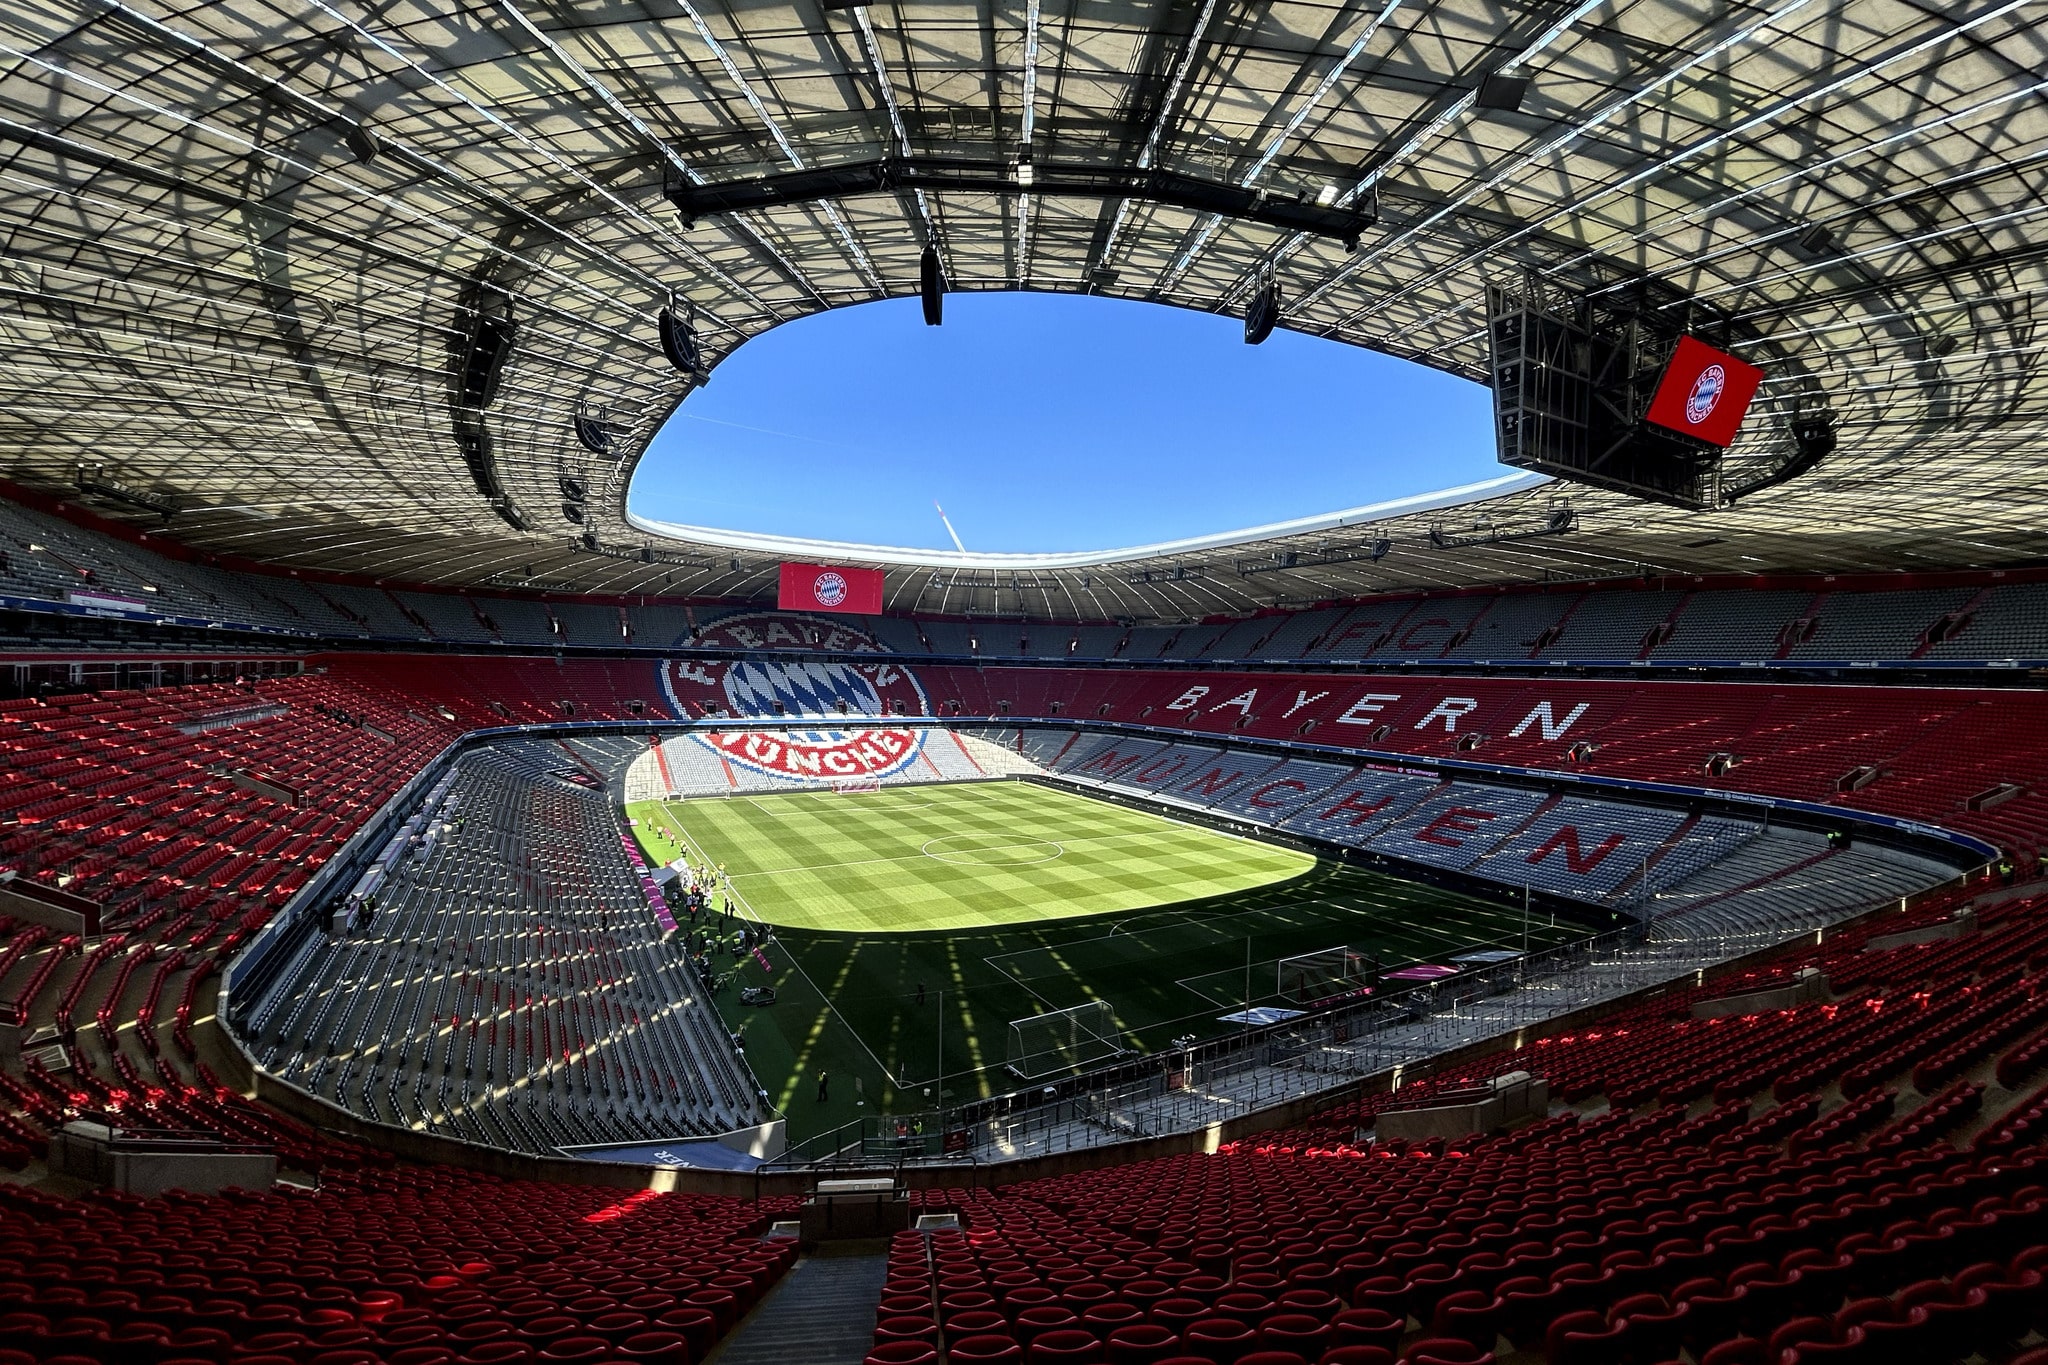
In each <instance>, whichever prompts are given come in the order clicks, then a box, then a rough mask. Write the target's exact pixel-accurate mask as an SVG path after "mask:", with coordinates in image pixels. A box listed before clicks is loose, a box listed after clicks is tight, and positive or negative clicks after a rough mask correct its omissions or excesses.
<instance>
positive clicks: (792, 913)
mask: <svg viewBox="0 0 2048 1365" xmlns="http://www.w3.org/2000/svg"><path fill="white" fill-rule="evenodd" d="M627 813H628V815H629V816H630V817H632V819H633V821H634V828H635V830H636V832H637V833H638V835H639V838H640V842H641V844H642V846H643V848H644V849H645V850H646V851H647V852H648V853H649V854H650V855H651V857H653V858H656V859H659V860H661V861H664V862H666V861H671V860H673V859H674V858H675V857H676V856H677V854H678V853H679V852H682V853H686V854H687V855H688V856H689V858H690V861H691V862H693V863H702V862H704V861H706V860H707V859H708V860H709V861H710V862H712V863H715V864H722V865H723V866H724V867H725V870H726V872H727V873H728V875H729V876H730V877H731V879H732V886H733V890H734V892H735V896H736V900H737V902H738V905H737V910H738V913H740V914H741V915H742V916H744V917H745V918H746V919H748V920H750V921H753V922H757V923H764V924H767V925H770V926H773V930H774V937H773V940H772V941H771V942H770V943H769V944H768V945H767V946H766V947H765V949H763V955H764V956H765V957H766V959H767V962H768V966H767V968H766V969H764V968H763V967H762V966H761V965H760V963H759V962H758V961H756V960H755V959H753V958H752V957H748V958H742V959H735V958H734V957H733V956H731V955H730V954H728V953H721V954H720V955H719V956H718V957H717V959H716V961H717V963H718V965H719V966H720V968H721V969H729V970H732V971H733V972H734V974H735V975H734V981H733V983H732V984H731V985H730V986H728V987H727V989H725V990H724V991H722V992H720V994H719V996H718V1004H719V1008H720V1010H721V1011H722V1012H723V1013H724V1016H725V1018H726V1020H727V1023H728V1025H729V1026H730V1027H732V1028H735V1029H737V1030H740V1031H741V1032H742V1033H743V1034H744V1036H745V1039H746V1044H747V1058H748V1061H749V1062H750V1063H751V1065H752V1066H753V1069H754V1073H755V1075H756V1076H758V1077H759V1078H760V1080H761V1083H762V1085H763V1086H765V1087H766V1088H767V1090H768V1093H769V1097H770V1098H771V1099H772V1100H773V1101H774V1102H775V1104H776V1105H777V1107H778V1108H780V1109H781V1110H783V1111H784V1113H785V1114H786V1115H787V1116H788V1119H789V1130H790V1137H791V1140H792V1141H802V1140H803V1139H805V1138H807V1137H810V1136H812V1135H814V1134H816V1133H820V1132H824V1131H826V1130H828V1129H832V1128H836V1127H837V1126H839V1125H841V1124H844V1123H846V1122H848V1121H850V1120H852V1119H854V1118H856V1117H863V1116H869V1115H873V1114H877V1113H884V1112H892V1111H893V1112H898V1113H901V1112H910V1111H918V1110H923V1109H926V1108H929V1107H930V1106H931V1104H932V1103H933V1102H934V1101H935V1099H936V1096H937V1092H938V1090H939V1089H940V1082H939V1079H938V1078H939V1076H940V1075H941V1072H942V1070H943V1077H944V1080H943V1089H944V1091H945V1095H946V1100H947V1102H948V1103H960V1102H963V1101H965V1100H969V1099H976V1098H980V1097H982V1096H985V1095H991V1094H999V1093H1001V1092H1003V1091H1006V1090H1010V1089H1014V1088H1016V1087H1017V1086H1018V1085H1020V1084H1021V1083H1022V1082H1020V1081H1019V1080H1018V1078H1017V1077H1015V1076H1013V1075H1012V1074H1011V1073H1010V1072H1009V1071H1008V1070H1006V1069H1005V1062H1006V1061H1007V1059H1008V1058H1007V1054H1008V1046H1009V1031H1010V1030H1009V1025H1010V1022H1011V1021H1012V1020H1014V1019H1020V1018H1026V1017H1028V1016H1031V1015H1034V1014H1040V1013H1044V1012H1047V1011H1050V1010H1057V1009H1063V1008H1066V1007H1068V1006H1072V1005H1079V1004H1083V1003H1086V1002H1088V1001H1091V1000H1104V1001H1107V1002H1108V1003H1109V1005H1110V1007H1111V1009H1112V1011H1113V1013H1114V1016H1115V1021H1116V1025H1117V1027H1118V1028H1120V1029H1121V1030H1122V1031H1123V1034H1124V1042H1125V1045H1126V1046H1127V1047H1129V1048H1131V1049H1132V1050H1134V1051H1151V1050H1156V1049H1158V1048H1161V1047H1164V1046H1165V1045H1166V1043H1167V1040H1169V1039H1170V1038H1173V1037H1175V1036H1176V1035H1179V1034H1182V1033H1193V1034H1196V1035H1197V1036H1211V1035H1214V1034H1219V1033H1223V1032H1226V1031H1228V1030H1229V1029H1230V1028H1231V1027H1233V1026H1232V1025H1228V1024H1224V1023H1221V1022H1219V1020H1218V1016H1219V1015H1222V1014H1225V1013H1229V1012H1231V1011H1234V1010H1238V1009H1241V1008H1243V1006H1244V1004H1245V1003H1246V1000H1247V998H1249V1000H1250V1002H1251V1003H1253V1004H1259V1003H1262V1002H1263V1003H1280V1002H1281V997H1280V995H1279V973H1278V963H1279V960H1280V959H1281V958H1284V957H1289V956H1293V955H1296V954H1302V953H1311V952H1318V951H1321V950H1324V949H1329V948H1334V947H1338V946H1347V947H1352V948H1357V949H1360V950H1363V951H1365V952H1367V953H1371V954H1375V955H1377V956H1378V957H1379V958H1380V960H1381V962H1382V963H1383V964H1384V965H1385V966H1387V967H1390V968H1391V967H1395V966H1400V965H1405V964H1408V963H1412V962H1418V961H1425V960H1432V959H1436V958H1441V957H1442V956H1444V955H1446V954H1449V953H1454V952H1460V951H1463V950H1466V949H1470V948H1475V947H1489V946H1491V947H1514V948H1518V947H1520V946H1522V943H1523V941H1524V935H1525V934H1526V935H1527V941H1528V943H1529V944H1530V946H1532V947H1541V946H1543V945H1545V944H1549V943H1554V942H1559V941H1561V940H1564V939H1567V938H1572V937H1576V936H1578V935H1581V934H1583V933H1585V932H1586V929H1585V927H1584V926H1581V925H1576V924H1569V923H1552V922H1551V921H1550V920H1549V919H1548V918H1547V917H1543V916H1539V917H1537V918H1536V919H1535V920H1534V921H1533V922H1532V923H1528V924H1526V925H1525V923H1524V920H1523V916H1522V914H1521V911H1520V910H1519V908H1508V907H1505V906H1501V905H1497V904H1494V903H1491V902H1488V901H1484V900H1480V899H1478V898H1476V897H1472V896H1467V895H1463V894H1461V893H1458V892H1454V891H1447V890H1443V889H1441V888H1438V887H1432V886H1427V885H1422V884H1419V883H1415V882H1408V881H1403V880H1401V879H1399V878H1396V877H1390V876H1386V875H1384V874H1381V873H1377V872H1372V871H1368V870H1365V869H1361V868H1356V867H1352V866H1349V865H1346V864H1343V863H1339V862H1336V861H1333V860H1322V859H1317V858H1315V857H1313V856H1311V855H1308V854H1304V853H1300V852H1297V851H1295V850H1293V849H1290V848H1284V847H1281V846H1279V845H1275V844H1268V843H1263V842H1260V841H1257V840H1252V839H1245V838H1241V837H1238V836H1235V835H1231V834H1227V833H1223V832H1220V831H1217V830H1213V829H1210V828H1208V827H1206V826H1201V825H1196V824H1191V823H1185V822H1182V821H1178V820H1172V819H1168V818H1166V817H1164V816H1160V815H1154V814H1151V813H1148V812H1145V811H1140V810H1133V809H1131V808H1129V807H1125V806H1120V805H1116V804H1112V803H1110V802H1106V801H1099V800H1096V799H1094V798H1092V797H1089V796H1086V795H1082V794H1079V793H1076V792H1072V791H1068V790H1064V789H1057V788H1052V787H1047V786H1042V785H1039V784H1036V783H1027V782H979V783H963V784H956V785H949V786H926V787H893V788H884V789H882V790H881V791H875V792H862V793H824V792H788V793H776V794H773V795H768V796H755V797H744V796H731V797H713V798H701V799H697V800H692V801H673V802H636V803H634V804H633V805H632V806H630V807H629V808H628V812H627ZM701 927H704V928H708V929H714V930H715V929H716V928H718V923H717V919H716V917H715V916H713V917H712V918H711V920H710V921H709V923H707V924H704V925H703V926H701ZM763 984H766V985H772V986H774V987H775V989H776V992H777V996H778V999H777V1002H776V1003H775V1004H774V1005H773V1006H769V1007H767V1008H747V1007H743V1006H741V1005H740V1004H739V1002H738V996H739V989H740V988H741V987H744V986H749V985H763ZM920 995H921V996H922V999H921V1000H920ZM820 1073H829V1075H830V1077H831V1082H830V1086H829V1089H828V1097H827V1098H826V1099H824V1100H822V1101H821V1100H819V1099H818V1098H817V1082H818V1077H819V1075H820Z"/></svg>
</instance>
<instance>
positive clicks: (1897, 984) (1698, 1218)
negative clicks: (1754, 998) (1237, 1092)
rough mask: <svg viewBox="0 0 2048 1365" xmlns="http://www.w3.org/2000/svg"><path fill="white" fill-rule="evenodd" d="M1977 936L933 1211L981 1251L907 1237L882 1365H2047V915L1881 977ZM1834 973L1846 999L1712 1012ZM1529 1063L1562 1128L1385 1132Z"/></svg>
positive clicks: (1853, 946)
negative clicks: (1396, 1114)
mask: <svg viewBox="0 0 2048 1365" xmlns="http://www.w3.org/2000/svg"><path fill="white" fill-rule="evenodd" d="M1954 911H1955V903H1954V901H1953V900H1951V901H1947V902H1935V903H1930V904H1929V905H1928V906H1927V907H1926V908H1924V909H1922V910H1919V911H1916V912H1913V913H1910V914H1907V915H1897V914H1893V915H1886V916H1879V917H1875V918H1873V919H1871V920H1868V921H1864V922H1860V923H1859V924H1857V925H1854V926H1851V927H1849V928H1847V929H1845V930H1843V931H1841V932H1839V933H1836V934H1834V935H1831V936H1830V938H1829V939H1828V941H1826V942H1824V943H1822V944H1821V945H1819V946H1817V947H1816V946H1814V945H1811V944H1802V945H1800V946H1798V947H1794V948H1791V949H1786V950H1781V951H1780V952H1778V953H1777V954H1775V955H1773V957H1772V959H1770V960H1768V961H1764V962H1759V963H1752V964H1747V965H1744V966H1742V967H1739V968H1731V969H1727V970H1724V971H1722V972H1719V973H1714V974H1711V975H1710V977H1709V978H1708V979H1707V980H1704V981H1701V982H1698V983H1689V984H1687V985H1685V986H1683V987H1677V988H1671V989H1668V990H1666V991H1663V992H1660V993H1657V994H1654V995H1653V996H1652V997H1650V998H1648V999H1638V1000H1635V1001H1632V1002H1628V1003H1626V1004H1624V1005H1623V1006H1621V1007H1620V1008H1619V1009H1617V1010H1615V1011H1613V1012H1611V1013H1610V1014H1608V1015H1607V1016H1606V1017H1604V1018H1602V1019H1600V1020H1598V1021H1595V1022H1590V1023H1586V1024H1582V1025H1576V1026H1573V1027H1571V1028H1569V1029H1567V1030H1566V1031H1563V1032H1559V1033H1557V1034H1554V1035H1552V1036H1550V1037H1546V1038H1542V1039H1538V1040H1533V1041H1530V1042H1527V1043H1525V1044H1524V1045H1523V1046H1522V1047H1520V1048H1518V1049H1517V1048H1500V1049H1496V1050H1493V1051H1490V1052H1488V1053H1486V1054H1485V1055H1482V1056H1478V1057H1473V1058H1469V1059H1465V1060H1461V1061H1459V1062H1457V1063H1455V1064H1453V1065H1451V1066H1448V1067H1446V1068H1444V1069H1443V1070H1441V1071H1440V1072H1438V1073H1437V1074H1433V1075H1426V1076H1423V1077H1420V1078H1410V1080H1409V1083H1408V1084H1406V1085H1403V1086H1401V1087H1400V1089H1399V1090H1398V1091H1393V1090H1389V1089H1387V1088H1385V1085H1384V1082H1383V1081H1382V1082H1380V1083H1379V1088H1377V1089H1374V1090H1372V1091H1371V1092H1370V1093H1368V1094H1365V1095H1363V1096H1360V1097H1358V1098H1355V1099H1349V1100H1346V1101H1343V1102H1341V1103H1339V1104H1336V1105H1333V1106H1330V1107H1329V1108H1327V1109H1325V1110H1324V1111H1323V1112H1322V1113H1321V1114H1319V1115H1317V1116H1316V1117H1315V1118H1313V1119H1311V1120H1309V1121H1308V1122H1307V1123H1305V1124H1302V1125H1298V1126H1296V1127H1293V1128H1289V1129H1283V1130H1279V1131H1275V1132H1271V1133H1265V1134H1259V1135H1257V1136H1254V1137H1249V1138H1245V1139H1242V1140H1240V1141H1236V1142H1230V1143H1225V1144H1223V1145H1222V1146H1221V1148H1220V1149H1219V1150H1218V1151H1217V1152H1216V1153H1214V1154H1213V1155H1207V1156H1196V1155H1180V1156H1172V1157H1164V1158H1160V1159H1156V1160H1151V1161H1144V1162H1139V1163H1135V1164H1130V1165H1125V1166H1119V1167H1111V1168H1107V1169H1100V1170H1091V1171H1082V1172H1076V1173H1071V1174H1063V1175H1058V1176H1054V1177H1050V1178H1046V1179H1040V1180H1034V1181H1028V1182H1025V1183H1022V1184H1016V1185H1011V1186H1007V1187H1000V1188H996V1189H982V1188H972V1189H964V1188H963V1189H940V1190H930V1191H926V1192H925V1193H924V1194H923V1196H922V1199H921V1202H920V1207H921V1208H922V1209H923V1210H924V1211H925V1212H927V1213H930V1214H942V1213H950V1214H952V1215H954V1218H955V1219H956V1220H957V1223H958V1227H957V1228H952V1229H947V1230H942V1231H938V1232H934V1233H929V1234H920V1233H904V1234H899V1235H898V1236H897V1237H896V1238H895V1240H894V1242H893V1243H892V1244H891V1248H890V1252H889V1263H888V1280H887V1282H886V1284H885V1285H884V1288H883V1292H882V1296H881V1299H880V1302H879V1303H878V1305H877V1326H876V1330H875V1346H874V1350H873V1352H872V1353H871V1354H870V1355H869V1357H868V1361H869V1365H917V1363H918V1362H923V1361H931V1360H936V1359H938V1358H939V1354H938V1353H939V1351H941V1350H943V1351H944V1353H945V1355H944V1358H945V1359H946V1360H947V1361H962V1360H967V1361H977V1362H982V1361H1020V1362H1025V1361H1047V1362H1050V1361H1070V1362H1076V1363H1077V1365H1081V1363H1084V1362H1150V1363H1153V1365H1157V1363H1158V1362H1164V1361H1168V1360H1171V1361H1174V1362H1182V1361H1185V1362H1189V1365H1193V1362H1197V1361H1200V1362H1218V1361H1233V1362H1237V1363H1238V1365H1253V1363H1255V1365H1314V1363H1315V1362H1321V1363H1322V1365H1393V1362H1394V1361H1396V1360H1397V1359H1399V1360H1401V1361H1404V1362H1413V1363H1414V1365H1491V1362H1493V1361H1494V1360H1496V1359H1501V1358H1504V1357H1512V1358H1517V1359H1530V1360H1535V1359H1546V1360H1548V1361H1550V1362H1552V1363H1553V1365H1656V1363H1657V1362H1665V1361H1671V1362H1679V1361H1691V1362H1694V1363H1695V1365H1818V1363H1819V1362H1823V1361H1827V1362H1842V1361H1851V1362H1857V1363H1858V1365H1866V1363H1867V1365H1905V1363H1906V1362H1912V1361H1962V1360H1968V1359H1981V1360H1985V1361H1991V1362H1999V1361H2007V1360H2012V1359H2014V1358H2015V1357H2016V1356H2019V1355H2020V1354H2021V1353H2023V1352H2024V1353H2029V1354H2028V1355H2027V1359H2028V1361H2029V1362H2030V1365H2032V1362H2034V1361H2035V1360H2036V1356H2035V1355H2034V1354H2032V1352H2033V1351H2034V1350H2036V1349H2037V1348H2038V1347H2039V1346H2040V1344H2041V1342H2042V1333H2043V1332H2044V1330H2048V1284H2044V1276H2048V1087H2043V1086H2040V1085H2039V1084H2038V1082H2039V1080H2040V1072H2041V1068H2042V1066H2043V1065H2044V1063H2048V1041H2044V1040H2048V1028H2044V1027H2043V1025H2044V1024H2048V975H2044V970H2048V912H2044V906H2043V903H2042V902H2041V901H2040V900H2038V899H2029V900H2019V901H2009V902H2006V903H2005V904H2003V905H1998V906H1994V907H1992V908H1990V909H1988V910H1984V911H1982V912H1981V913H1980V914H1979V916H1978V918H1977V920H1976V923H1975V928H1974V929H1973V930H1970V931H1967V932H1963V933H1961V934H1960V935H1959V936H1957V937H1953V938H1946V939H1938V940H1935V941H1931V942H1922V943H1915V944H1910V945H1908V946H1902V947H1891V948H1881V949H1878V950H1874V951H1873V950H1872V940H1873V939H1875V938H1877V937H1878V936H1879V935H1881V934H1895V933H1897V932H1899V931H1900V930H1902V929H1916V928H1917V929H1929V928H1934V927H1938V926H1940V925H1941V924H1942V923H1943V922H1945V921H1948V920H1949V919H1950V917H1951V916H1952V914H1953V913H1954ZM1809 966H1811V967H1815V968H1818V969H1819V970H1821V971H1823V972H1826V973H1829V974H1830V976H1831V979H1833V981H1834V984H1835V987H1836V994H1835V997H1834V998H1833V999H1831V1000H1828V1001H1825V1002H1817V1003H1812V1004H1806V1005H1801V1006H1798V1007H1795V1008H1792V1009H1787V1010H1774V1011H1769V1012H1765V1013H1756V1014H1736V1015H1731V1016H1726V1017H1695V1012H1694V1010H1693V1008H1692V1007H1693V1006H1694V1005H1695V1004H1699V1003H1702V1002H1705V1001H1711V1000H1717V999H1721V998H1724V997H1727V996H1730V995H1731V994H1736V993H1739V992H1741V991H1744V990H1753V989H1756V988H1758V987H1762V986H1769V985H1773V984H1777V983H1781V982H1783V981H1784V980H1785V979H1786V977H1787V974H1788V973H1790V972H1793V971H1797V970H1799V969H1801V968H1804V967H1809ZM1937 983H1938V984H1937ZM2016 1038H2024V1039H2026V1041H2022V1042H2021V1043H2020V1044H2019V1045H2018V1046H2013V1040H2014V1039H2016ZM1522 1069H1526V1070H1528V1071H1532V1072H1534V1073H1535V1074H1537V1075H1539V1076H1544V1077H1547V1078H1549V1080H1550V1083H1551V1086H1552V1091H1551V1093H1552V1097H1553V1101H1554V1103H1553V1107H1552V1110H1551V1111H1550V1112H1548V1113H1547V1114H1544V1115H1541V1116H1539V1117H1538V1118H1536V1119H1535V1120H1534V1121H1533V1122H1529V1123H1526V1124H1523V1125H1521V1126H1519V1127H1517V1128H1514V1129H1511V1130H1509V1131H1506V1132H1498V1133H1493V1134H1488V1135H1479V1134H1474V1135H1470V1136H1465V1137H1459V1138H1450V1139H1446V1138H1437V1139H1431V1140H1428V1141H1408V1140H1387V1141H1375V1140H1374V1138H1373V1134H1372V1130H1373V1128H1374V1126H1375V1120H1376V1116H1378V1115H1380V1114H1383V1113H1386V1112H1388V1111H1390V1110H1391V1109H1394V1108H1397V1107H1416V1106H1418V1105H1427V1104H1430V1103H1432V1102H1434V1103H1448V1102H1450V1101H1452V1100H1455V1099H1457V1098H1459V1097H1461V1096H1465V1095H1469V1094H1470V1093H1471V1092H1472V1087H1474V1086H1475V1085H1476V1084H1478V1083H1480V1082H1483V1081H1485V1080H1487V1079H1488V1078H1491V1077H1494V1076H1497V1075H1500V1074H1502V1073H1504V1072H1507V1071H1510V1070H1522Z"/></svg>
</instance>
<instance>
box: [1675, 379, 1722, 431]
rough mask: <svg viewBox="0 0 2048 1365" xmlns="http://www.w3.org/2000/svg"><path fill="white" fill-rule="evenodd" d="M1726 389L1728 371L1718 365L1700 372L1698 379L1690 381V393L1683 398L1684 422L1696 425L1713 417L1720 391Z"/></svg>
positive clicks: (1719, 399)
mask: <svg viewBox="0 0 2048 1365" xmlns="http://www.w3.org/2000/svg"><path fill="white" fill-rule="evenodd" d="M1727 387H1728V371H1726V370H1724V369H1722V368H1721V367H1720V366H1719V365H1709V366H1707V368H1705V369H1704V370H1701V371H1700V377H1699V378H1698V379H1695V380H1693V381H1692V392H1691V393H1689V394H1687V395H1686V396H1685V420H1686V421H1688V422H1691V423H1693V424H1694V425H1698V424H1699V423H1701V422H1704V421H1706V420H1707V418H1709V417H1711V416H1713V414H1714V408H1715V406H1716V405H1717V404H1719V403H1720V401H1721V394H1722V391H1723V390H1725V389H1726V388H1727Z"/></svg>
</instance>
